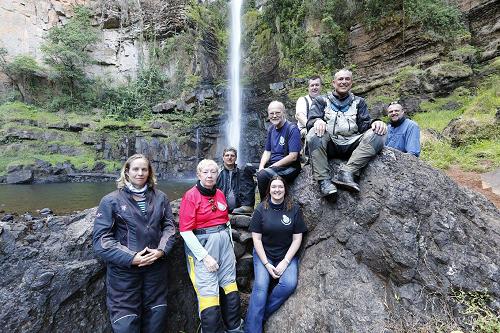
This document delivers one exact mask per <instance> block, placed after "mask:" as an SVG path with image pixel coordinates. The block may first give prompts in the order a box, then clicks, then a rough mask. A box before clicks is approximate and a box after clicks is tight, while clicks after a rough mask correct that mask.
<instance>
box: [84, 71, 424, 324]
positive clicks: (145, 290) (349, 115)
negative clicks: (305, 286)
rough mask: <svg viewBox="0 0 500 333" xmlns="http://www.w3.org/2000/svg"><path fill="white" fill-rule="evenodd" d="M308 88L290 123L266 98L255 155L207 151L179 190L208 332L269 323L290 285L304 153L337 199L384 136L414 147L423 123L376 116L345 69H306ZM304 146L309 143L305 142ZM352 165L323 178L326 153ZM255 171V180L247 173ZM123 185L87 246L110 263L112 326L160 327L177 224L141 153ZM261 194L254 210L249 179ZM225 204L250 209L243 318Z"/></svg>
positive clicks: (394, 114)
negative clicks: (216, 156)
mask: <svg viewBox="0 0 500 333" xmlns="http://www.w3.org/2000/svg"><path fill="white" fill-rule="evenodd" d="M308 83H309V85H308V92H309V94H308V95H307V96H304V97H301V98H299V100H298V101H297V109H296V119H297V125H295V124H294V123H292V122H290V121H288V120H287V119H286V113H285V107H284V105H283V103H281V102H278V101H273V102H271V103H270V104H269V106H268V110H267V111H268V116H269V120H270V122H271V126H270V128H269V130H268V133H267V140H266V144H265V148H264V152H263V154H262V156H261V159H260V163H258V164H251V163H249V164H247V165H245V167H244V168H243V169H241V170H240V169H239V168H238V166H237V165H236V160H237V153H238V152H237V151H236V149H235V148H232V147H229V148H226V149H225V150H224V152H223V156H222V159H223V165H222V167H221V168H219V167H218V165H217V163H216V162H215V161H213V160H202V161H201V162H200V163H199V164H198V166H197V170H196V174H197V178H198V181H197V183H196V184H195V185H194V186H193V187H192V188H191V189H189V190H188V191H187V192H186V193H185V194H184V196H183V198H182V201H181V205H180V210H179V232H180V235H181V237H182V238H183V240H184V245H185V255H186V264H187V271H188V274H189V278H190V280H191V282H192V284H193V287H194V290H195V293H196V296H197V299H198V312H199V316H200V320H201V331H202V332H203V333H211V332H214V333H222V332H228V333H230V332H233V333H239V332H247V333H255V332H262V327H263V324H264V322H265V321H266V320H267V319H268V318H269V316H271V315H272V314H273V313H274V312H275V311H276V310H277V309H278V308H279V307H280V306H281V305H282V304H283V303H284V302H285V301H286V300H287V299H288V297H289V296H290V295H291V294H292V293H293V292H294V291H295V288H296V286H297V279H298V258H297V252H298V250H299V248H300V245H301V242H302V236H303V234H304V233H305V232H307V227H306V225H305V223H304V220H303V217H302V212H301V209H300V207H299V206H298V205H296V204H294V203H293V200H292V199H291V197H290V193H289V190H288V185H289V184H290V183H291V182H292V181H293V180H294V179H295V178H296V177H297V176H298V174H299V173H300V171H301V163H300V155H301V154H307V155H308V158H309V162H310V163H311V167H312V170H313V177H314V180H315V181H317V182H318V186H319V190H320V193H321V196H323V197H330V198H331V197H335V195H336V193H337V186H339V187H342V188H345V189H347V190H349V191H354V192H358V191H359V190H360V188H359V185H358V183H357V181H356V177H358V176H359V173H360V171H361V170H362V168H363V167H365V166H366V165H367V164H368V163H369V161H370V160H371V159H372V158H373V157H374V156H375V155H376V154H378V153H379V152H380V150H381V149H382V148H383V147H384V145H388V146H391V147H394V148H396V149H399V150H401V151H403V152H405V153H410V154H413V155H415V156H417V157H418V156H419V154H420V143H419V128H418V125H417V124H416V123H415V122H413V121H411V120H409V119H407V118H406V117H405V114H404V110H403V107H402V106H401V104H399V103H397V102H394V103H391V104H390V105H389V107H388V109H387V111H388V116H389V118H390V122H389V125H388V126H387V125H386V124H385V123H384V122H382V121H381V120H379V119H375V120H372V119H371V117H370V115H369V113H368V108H367V105H366V102H365V100H364V99H363V98H361V97H359V96H355V95H354V94H352V92H351V87H352V73H351V72H350V71H349V70H346V69H343V70H340V71H338V72H337V73H335V76H334V80H333V88H334V90H333V91H332V92H330V93H328V94H327V95H320V93H321V86H322V82H321V78H320V77H319V76H314V77H311V78H310V79H309V82H308ZM304 147H305V148H304ZM331 157H345V158H347V163H346V164H345V165H344V166H343V167H342V168H341V169H340V171H339V172H338V173H337V174H336V175H335V177H333V179H331V178H330V166H329V163H328V159H329V158H331ZM255 176H256V178H257V184H255V181H254V177H255ZM117 184H118V189H117V190H116V191H114V192H112V193H110V194H108V195H106V196H105V197H104V198H103V199H102V200H101V203H100V205H99V208H98V210H97V213H96V220H95V224H94V235H93V246H94V249H95V252H96V254H97V255H99V256H100V257H101V258H102V259H103V260H104V261H105V262H106V263H107V274H106V286H107V297H106V299H107V306H108V310H109V314H110V318H111V324H112V328H113V331H114V332H117V333H120V332H162V331H164V328H165V325H166V318H167V312H166V309H167V281H166V277H167V274H166V272H167V265H166V261H165V260H164V258H165V255H166V254H167V253H168V252H169V251H170V250H171V249H172V247H173V244H174V235H175V226H174V222H173V216H172V210H171V207H170V202H169V200H168V198H167V196H166V195H165V194H164V193H163V192H162V191H160V190H158V189H157V188H156V186H155V185H156V177H155V174H154V170H153V168H152V166H151V162H150V161H149V160H148V158H147V157H146V156H144V155H141V154H136V155H133V156H131V157H130V158H129V159H128V160H127V161H126V162H125V164H124V165H123V167H122V170H121V174H120V178H119V179H118V181H117ZM256 185H257V188H258V191H259V195H260V203H259V205H258V206H257V207H256V208H255V211H254V206H255V187H256ZM229 213H233V214H251V213H253V214H252V218H251V223H250V226H249V230H250V231H251V232H252V240H253V244H254V253H253V254H254V255H253V266H254V276H255V279H254V283H253V287H252V294H251V296H250V302H249V306H248V311H247V315H246V319H245V321H243V320H242V319H241V314H240V296H239V293H238V287H237V284H236V258H235V254H234V250H233V240H232V234H231V225H230V223H229Z"/></svg>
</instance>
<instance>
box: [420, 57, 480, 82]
mask: <svg viewBox="0 0 500 333" xmlns="http://www.w3.org/2000/svg"><path fill="white" fill-rule="evenodd" d="M426 72H427V73H428V74H429V75H430V76H431V77H432V78H434V79H438V80H443V79H451V80H457V79H465V78H468V77H470V76H471V75H472V68H470V66H467V65H466V64H464V63H462V62H459V61H450V62H440V63H438V64H436V65H434V66H431V67H429V68H428V69H427V70H426Z"/></svg>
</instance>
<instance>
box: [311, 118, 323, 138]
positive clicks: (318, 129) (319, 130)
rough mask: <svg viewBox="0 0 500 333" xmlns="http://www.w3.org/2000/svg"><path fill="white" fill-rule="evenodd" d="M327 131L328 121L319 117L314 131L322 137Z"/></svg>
mask: <svg viewBox="0 0 500 333" xmlns="http://www.w3.org/2000/svg"><path fill="white" fill-rule="evenodd" d="M325 131H326V123H325V121H324V120H323V119H318V120H316V122H315V123H314V132H315V133H316V135H317V136H319V137H321V136H323V134H325Z"/></svg>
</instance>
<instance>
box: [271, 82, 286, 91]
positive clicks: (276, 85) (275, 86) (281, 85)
mask: <svg viewBox="0 0 500 333" xmlns="http://www.w3.org/2000/svg"><path fill="white" fill-rule="evenodd" d="M269 89H271V90H283V89H285V83H284V82H276V83H270V84H269Z"/></svg>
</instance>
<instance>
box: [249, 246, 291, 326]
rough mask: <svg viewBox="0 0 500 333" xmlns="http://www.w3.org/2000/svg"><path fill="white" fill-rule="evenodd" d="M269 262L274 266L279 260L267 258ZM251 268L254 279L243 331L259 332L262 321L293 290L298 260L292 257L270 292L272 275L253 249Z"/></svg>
mask: <svg viewBox="0 0 500 333" xmlns="http://www.w3.org/2000/svg"><path fill="white" fill-rule="evenodd" d="M269 262H270V263H271V264H272V265H273V266H275V267H276V266H277V265H278V264H279V262H275V261H273V260H269ZM253 270H254V274H255V280H254V283H253V288H252V295H251V296H250V304H249V306H248V312H247V317H246V320H245V332H247V333H261V332H262V326H263V324H264V321H266V320H267V319H268V318H269V317H270V316H271V315H272V314H273V313H274V312H276V310H278V309H279V307H280V306H281V305H282V304H283V303H285V301H286V300H287V299H288V297H290V295H291V294H293V292H294V291H295V288H296V287H297V277H298V260H297V257H294V258H293V259H292V260H291V261H290V264H289V265H288V267H287V268H286V270H285V271H284V272H283V275H281V277H280V278H279V281H278V283H277V284H276V286H275V287H274V288H273V289H272V290H271V292H270V293H269V292H268V290H269V284H270V282H271V280H272V277H271V275H269V272H268V271H267V269H266V267H265V266H264V265H263V264H262V261H261V260H260V258H259V256H258V255H257V253H256V252H255V250H254V251H253Z"/></svg>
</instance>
